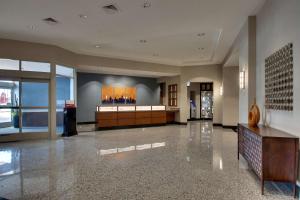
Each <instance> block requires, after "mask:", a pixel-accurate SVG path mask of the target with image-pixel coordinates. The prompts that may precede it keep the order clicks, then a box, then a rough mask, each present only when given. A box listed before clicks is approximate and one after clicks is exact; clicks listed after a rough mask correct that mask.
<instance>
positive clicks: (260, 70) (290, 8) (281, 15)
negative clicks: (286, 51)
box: [256, 0, 300, 136]
mask: <svg viewBox="0 0 300 200" xmlns="http://www.w3.org/2000/svg"><path fill="white" fill-rule="evenodd" d="M299 19H300V1H299V0H284V1H283V0H267V2H266V4H265V5H264V7H263V8H262V9H261V10H260V11H259V13H258V15H257V72H256V76H257V80H256V83H257V85H258V86H259V87H258V88H257V93H256V95H257V102H258V105H259V107H260V108H262V107H263V105H264V95H265V87H264V84H265V82H264V80H265V79H264V76H265V75H264V70H265V67H264V60H265V58H266V57H268V56H270V55H271V54H272V53H274V52H275V51H277V50H278V49H280V48H281V47H283V46H284V45H286V44H287V43H290V42H292V43H293V45H294V111H293V112H285V111H271V126H272V127H275V128H278V129H281V130H285V131H287V132H290V133H292V134H295V135H298V136H300V123H299V122H300V77H299V75H300V24H299Z"/></svg>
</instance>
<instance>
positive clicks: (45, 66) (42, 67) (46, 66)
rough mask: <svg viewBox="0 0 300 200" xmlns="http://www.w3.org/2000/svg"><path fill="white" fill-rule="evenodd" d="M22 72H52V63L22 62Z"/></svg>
mask: <svg viewBox="0 0 300 200" xmlns="http://www.w3.org/2000/svg"><path fill="white" fill-rule="evenodd" d="M21 70H22V71H30V72H50V63H42V62H30V61H22V62H21Z"/></svg>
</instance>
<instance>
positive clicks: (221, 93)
mask: <svg viewBox="0 0 300 200" xmlns="http://www.w3.org/2000/svg"><path fill="white" fill-rule="evenodd" d="M220 95H221V96H223V85H221V87H220Z"/></svg>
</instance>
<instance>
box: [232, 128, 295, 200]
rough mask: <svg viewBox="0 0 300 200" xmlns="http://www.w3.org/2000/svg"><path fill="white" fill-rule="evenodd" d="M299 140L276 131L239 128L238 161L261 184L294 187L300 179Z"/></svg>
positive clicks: (262, 187) (262, 192)
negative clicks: (290, 185) (282, 183)
mask: <svg viewBox="0 0 300 200" xmlns="http://www.w3.org/2000/svg"><path fill="white" fill-rule="evenodd" d="M298 149H299V138H298V137H295V136H293V135H291V134H288V133H285V132H283V131H279V130H277V129H273V128H268V127H263V126H259V127H256V128H253V127H249V126H248V125H247V124H239V125H238V159H239V155H240V154H241V155H242V156H243V157H244V158H245V160H246V161H247V162H248V164H249V166H250V167H251V168H252V169H253V171H254V172H255V173H256V175H257V176H258V177H259V179H260V180H261V194H262V195H263V194H264V182H265V181H278V182H289V183H292V184H293V185H294V195H295V197H296V181H297V175H298Z"/></svg>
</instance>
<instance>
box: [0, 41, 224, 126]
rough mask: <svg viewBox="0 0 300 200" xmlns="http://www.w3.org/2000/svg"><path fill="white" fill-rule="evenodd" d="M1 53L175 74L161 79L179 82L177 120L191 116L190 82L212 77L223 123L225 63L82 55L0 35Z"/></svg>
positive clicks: (90, 66)
mask: <svg viewBox="0 0 300 200" xmlns="http://www.w3.org/2000/svg"><path fill="white" fill-rule="evenodd" d="M0 57H1V58H9V59H21V60H32V61H43V62H50V63H58V64H62V65H66V66H74V67H75V68H77V69H78V70H86V71H95V72H97V71H99V69H101V68H103V67H105V68H109V69H114V70H115V71H118V70H120V71H121V70H123V69H126V70H131V71H141V72H144V73H148V72H149V73H153V74H169V75H171V74H172V75H173V76H172V77H165V78H161V79H160V80H159V81H161V82H162V80H165V82H166V83H167V86H168V85H169V84H175V83H176V84H177V85H178V107H180V114H178V116H177V121H180V122H187V118H188V117H189V101H188V96H187V94H188V92H187V82H188V81H191V82H206V81H211V82H213V83H214V107H213V109H214V123H222V96H220V87H221V85H222V67H221V65H206V66H185V67H176V66H169V65H160V64H154V63H146V62H136V61H129V60H121V59H112V58H104V57H95V56H87V55H79V54H75V53H73V52H70V51H67V50H65V49H62V48H60V47H56V46H52V45H45V44H37V43H29V42H22V41H15V40H6V39H0ZM165 101H166V102H165V104H167V98H166V100H165Z"/></svg>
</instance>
